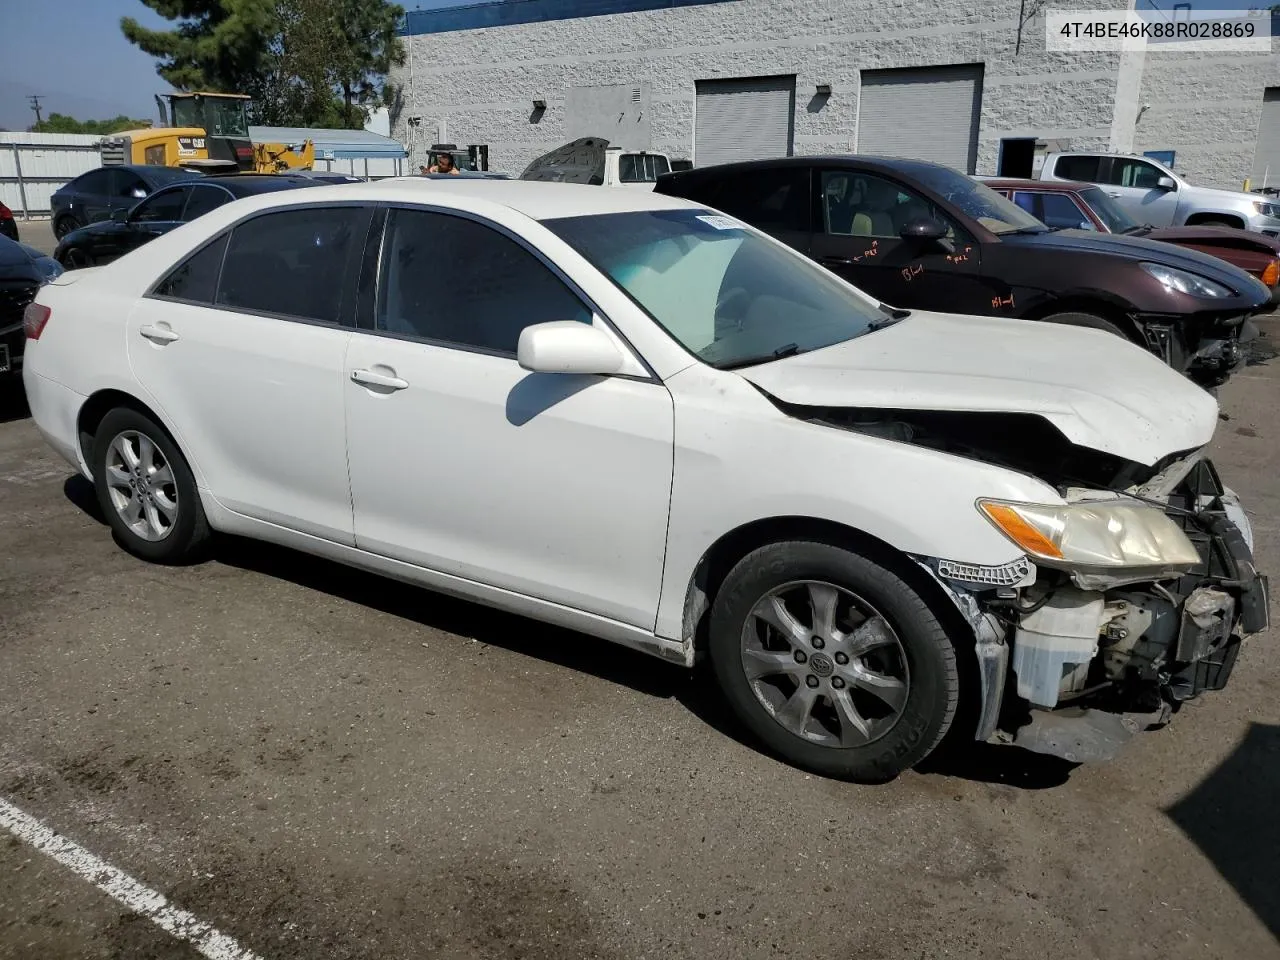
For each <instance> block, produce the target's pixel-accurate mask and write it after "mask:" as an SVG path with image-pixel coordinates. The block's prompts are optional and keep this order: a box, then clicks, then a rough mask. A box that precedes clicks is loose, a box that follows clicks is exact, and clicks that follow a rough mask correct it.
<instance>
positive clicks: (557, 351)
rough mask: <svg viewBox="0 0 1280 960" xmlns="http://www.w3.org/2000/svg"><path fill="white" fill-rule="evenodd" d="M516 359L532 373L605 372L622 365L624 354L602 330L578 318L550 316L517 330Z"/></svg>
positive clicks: (612, 370) (602, 373)
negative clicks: (547, 321) (558, 318)
mask: <svg viewBox="0 0 1280 960" xmlns="http://www.w3.org/2000/svg"><path fill="white" fill-rule="evenodd" d="M516 360H517V361H518V362H519V364H520V366H522V367H523V368H524V369H526V370H530V371H532V372H533V373H578V374H599V375H606V374H610V373H617V372H618V371H619V370H620V369H622V362H623V356H622V352H621V351H620V350H618V347H617V345H616V344H615V343H614V342H613V338H612V337H610V336H609V335H608V334H607V333H605V332H604V331H603V330H598V329H596V328H595V327H593V326H590V325H589V324H585V323H580V322H579V321H577V320H553V321H551V322H550V323H535V324H534V325H533V326H531V327H525V328H524V329H523V330H521V331H520V343H519V345H518V346H517V348H516Z"/></svg>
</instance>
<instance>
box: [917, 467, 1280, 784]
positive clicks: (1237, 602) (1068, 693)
mask: <svg viewBox="0 0 1280 960" xmlns="http://www.w3.org/2000/svg"><path fill="white" fill-rule="evenodd" d="M1065 499H1066V500H1067V502H1068V509H1083V510H1084V511H1085V513H1087V514H1090V515H1092V516H1093V518H1094V520H1095V523H1096V524H1097V525H1098V527H1099V530H1098V531H1094V534H1096V533H1098V532H1101V536H1100V537H1098V536H1096V535H1094V534H1090V533H1085V534H1083V535H1077V536H1075V538H1074V539H1075V540H1076V541H1077V542H1076V543H1075V544H1074V545H1073V546H1072V547H1070V548H1066V549H1055V548H1054V542H1055V540H1056V541H1057V543H1058V544H1059V545H1060V546H1062V547H1066V541H1068V540H1070V539H1071V538H1072V535H1071V533H1070V532H1068V531H1069V527H1070V524H1071V521H1067V523H1066V524H1062V525H1058V526H1055V524H1054V523H1053V522H1049V523H1045V522H1043V518H1037V517H1035V516H1032V517H1031V518H1030V521H1028V520H1027V519H1026V518H1024V517H1021V516H1018V515H1017V514H1010V515H1008V516H1006V517H1004V518H1003V520H1004V524H1003V525H1001V524H999V523H998V526H1002V529H1003V530H1004V532H1006V533H1007V534H1009V533H1010V531H1012V534H1013V536H1012V537H1011V538H1015V537H1016V540H1017V541H1021V542H1022V544H1023V545H1024V546H1026V547H1027V548H1028V556H1027V557H1026V558H1025V559H1024V560H1022V561H1019V562H1018V563H1015V564H1010V565H1006V566H1004V567H998V568H995V567H992V568H988V567H976V566H971V565H970V566H961V565H957V564H952V563H948V562H947V561H939V560H936V559H929V558H917V559H918V560H919V562H921V563H922V564H923V565H924V566H925V567H926V569H928V570H929V572H930V574H931V575H932V576H934V577H936V578H937V580H938V582H939V583H940V584H941V585H942V587H943V588H944V589H945V590H946V592H947V594H948V595H949V596H950V597H951V599H952V600H953V601H954V602H955V603H956V606H957V607H958V608H959V609H960V611H961V613H962V614H963V615H964V617H965V619H966V620H967V621H968V622H969V624H970V626H971V627H972V628H973V630H974V636H975V640H976V646H975V651H976V654H977V658H978V664H979V675H980V677H981V689H982V709H981V712H980V717H979V721H978V729H977V731H976V737H977V739H979V740H984V741H992V742H999V743H1010V744H1014V745H1017V746H1021V747H1024V748H1026V749H1029V750H1033V751H1036V752H1038V753H1046V754H1051V755H1054V756H1059V757H1063V758H1065V759H1067V760H1072V761H1076V762H1088V761H1100V760H1107V759H1110V758H1111V757H1113V756H1114V755H1115V754H1116V753H1117V752H1118V751H1119V750H1120V748H1121V747H1122V746H1123V745H1124V744H1125V743H1126V742H1127V741H1128V740H1129V739H1131V738H1132V737H1133V736H1134V735H1135V734H1137V733H1138V732H1140V731H1143V730H1147V729H1154V728H1157V727H1160V726H1163V725H1164V724H1165V723H1167V722H1168V721H1169V719H1170V717H1171V715H1172V714H1173V713H1175V712H1177V710H1178V709H1179V708H1180V707H1181V706H1182V704H1184V703H1186V702H1187V701H1189V700H1193V699H1195V698H1196V697H1198V696H1200V695H1201V694H1203V693H1206V692H1209V691H1213V690H1221V689H1222V688H1223V687H1224V686H1226V684H1227V681H1228V679H1229V678H1230V676H1231V672H1232V669H1233V667H1234V666H1235V662H1236V657H1237V655H1238V654H1239V652H1240V646H1241V643H1242V642H1243V640H1244V638H1245V637H1247V636H1249V635H1251V634H1255V633H1259V632H1261V631H1262V630H1265V629H1266V628H1267V626H1268V623H1269V620H1268V581H1267V578H1266V576H1264V575H1263V574H1261V573H1259V572H1258V570H1257V569H1256V567H1255V564H1254V555H1253V534H1252V530H1251V527H1250V524H1249V521H1248V518H1247V517H1246V515H1245V512H1244V509H1243V507H1242V506H1241V504H1240V501H1239V498H1238V497H1237V496H1236V495H1235V494H1234V493H1233V492H1232V491H1231V490H1229V489H1228V488H1226V487H1224V486H1223V484H1222V482H1221V480H1220V479H1219V477H1218V474H1217V471H1216V470H1215V469H1214V467H1213V464H1212V462H1211V461H1209V460H1207V459H1205V458H1204V457H1203V456H1202V453H1201V452H1198V451H1197V452H1194V453H1191V454H1188V455H1185V456H1182V457H1178V458H1175V459H1173V460H1172V462H1170V463H1168V464H1167V465H1165V466H1164V468H1163V469H1162V470H1161V471H1160V472H1159V473H1158V474H1156V475H1155V476H1152V477H1151V478H1150V479H1148V480H1146V481H1145V482H1143V483H1135V484H1132V485H1131V486H1129V487H1128V488H1126V489H1124V490H1123V491H1116V490H1106V491H1098V490H1089V489H1084V488H1075V487H1073V488H1070V489H1068V490H1067V491H1066V497H1065ZM986 509H987V510H990V509H991V508H990V506H988V507H986ZM1022 512H1023V513H1025V512H1026V511H1022ZM1059 512H1061V511H1059ZM1020 522H1021V526H1019V523H1020ZM1055 533H1061V534H1062V536H1059V537H1055ZM1124 541H1128V543H1127V544H1126V543H1125V542H1124ZM1116 545H1119V549H1118V550H1117V549H1112V548H1113V547H1115V546H1116ZM1053 553H1056V554H1058V555H1057V556H1054V555H1052V554H1053ZM1037 554H1038V555H1037Z"/></svg>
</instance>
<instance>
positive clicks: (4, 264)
mask: <svg viewBox="0 0 1280 960" xmlns="http://www.w3.org/2000/svg"><path fill="white" fill-rule="evenodd" d="M61 272H62V267H61V266H59V265H58V262H57V261H56V260H54V259H53V258H52V257H48V256H45V255H44V254H43V253H41V252H40V251H39V250H37V249H36V248H35V247H29V246H27V245H26V244H25V243H18V242H16V241H14V240H10V239H9V238H8V237H0V379H3V378H5V377H7V376H9V375H12V374H17V373H19V372H20V371H21V370H22V352H23V348H24V346H25V345H26V337H25V335H24V334H23V332H22V315H23V313H24V312H25V311H26V309H27V304H29V303H30V302H31V301H32V300H34V299H35V295H36V291H38V290H39V289H40V285H41V284H43V283H45V282H46V281H49V280H52V279H53V278H54V277H56V276H57V275H58V274H60V273H61Z"/></svg>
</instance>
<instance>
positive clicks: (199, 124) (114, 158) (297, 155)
mask: <svg viewBox="0 0 1280 960" xmlns="http://www.w3.org/2000/svg"><path fill="white" fill-rule="evenodd" d="M166 100H167V101H168V109H167V110H166V103H165V101H166ZM248 102H249V97H247V96H245V95H244V94H242V93H170V94H166V95H165V97H164V98H163V99H162V98H161V97H159V96H157V97H156V106H157V107H158V108H159V110H160V123H161V126H159V127H147V128H144V129H141V130H125V131H123V132H121V133H114V134H112V135H111V136H110V137H106V138H104V139H103V141H102V162H103V163H104V164H117V163H142V164H155V165H157V166H163V167H186V168H189V169H192V170H200V171H202V172H205V173H215V172H216V173H233V172H244V173H280V172H283V171H286V170H310V169H311V168H312V166H313V165H314V164H315V156H316V151H315V144H313V143H312V142H311V141H310V140H307V141H304V142H303V143H298V144H287V143H257V144H255V143H254V142H253V141H252V140H251V139H250V137H249V121H248V117H247V116H246V111H245V108H246V106H247V105H248Z"/></svg>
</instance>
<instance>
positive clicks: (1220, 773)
mask: <svg viewBox="0 0 1280 960" xmlns="http://www.w3.org/2000/svg"><path fill="white" fill-rule="evenodd" d="M1277 799H1280V726H1277V725H1274V724H1264V723H1254V724H1250V726H1249V730H1248V733H1246V734H1245V737H1244V739H1243V740H1241V741H1240V744H1239V745H1238V746H1237V747H1236V749H1235V750H1233V751H1232V752H1231V754H1230V756H1228V757H1227V758H1226V759H1225V760H1223V761H1222V763H1221V764H1220V765H1219V766H1218V767H1217V769H1215V770H1214V771H1213V772H1212V773H1210V774H1209V775H1208V776H1207V777H1205V779H1204V780H1203V782H1201V784H1200V785H1199V786H1198V787H1196V788H1195V789H1194V790H1192V791H1191V792H1190V793H1188V794H1187V795H1186V796H1185V797H1183V798H1182V799H1181V800H1179V801H1178V802H1177V803H1175V804H1174V805H1173V806H1171V807H1169V808H1168V809H1167V810H1165V814H1166V815H1167V816H1168V817H1169V819H1170V820H1172V821H1173V822H1174V823H1176V824H1177V825H1178V827H1179V828H1180V829H1181V830H1182V832H1183V833H1185V834H1186V835H1187V838H1188V839H1189V840H1191V842H1192V843H1194V844H1195V845H1196V846H1197V847H1199V848H1200V852H1201V853H1203V854H1204V855H1205V856H1206V857H1208V859H1209V861H1210V862H1211V863H1212V864H1213V865H1214V867H1216V868H1217V870H1218V872H1219V873H1220V874H1222V877H1223V879H1225V880H1226V881H1227V883H1229V884H1231V886H1232V887H1234V888H1235V891H1236V894H1237V895H1238V896H1239V897H1240V899H1241V900H1243V901H1244V902H1245V903H1246V904H1248V906H1249V909H1251V910H1252V911H1253V912H1254V914H1256V915H1257V917H1258V919H1259V920H1261V921H1262V923H1263V924H1265V925H1266V927H1267V929H1268V930H1269V931H1271V935H1272V936H1273V937H1275V938H1276V939H1277V940H1280V882H1278V880H1277V877H1278V876H1280V874H1278V873H1277V867H1276V857H1277V855H1280V818H1277V816H1276V801H1277Z"/></svg>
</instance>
